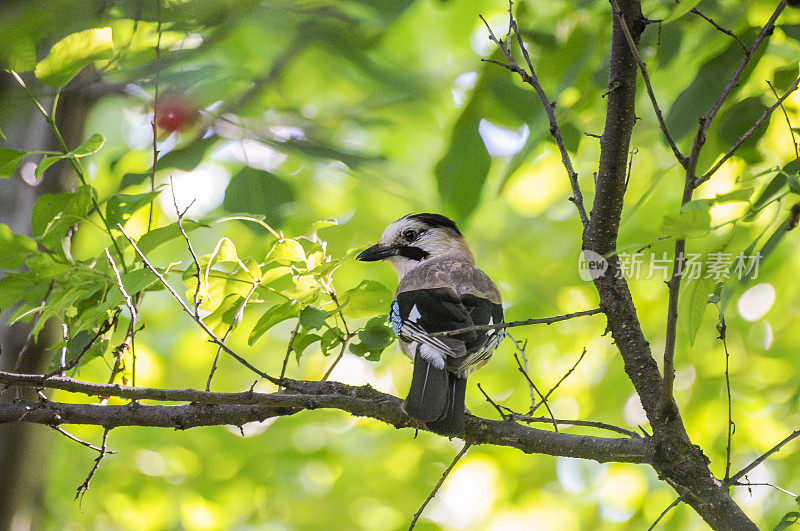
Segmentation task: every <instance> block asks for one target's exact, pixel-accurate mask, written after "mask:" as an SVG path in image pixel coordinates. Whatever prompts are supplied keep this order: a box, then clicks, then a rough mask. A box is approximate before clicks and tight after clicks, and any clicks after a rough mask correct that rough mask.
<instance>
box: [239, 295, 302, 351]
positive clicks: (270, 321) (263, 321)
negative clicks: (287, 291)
mask: <svg viewBox="0 0 800 531" xmlns="http://www.w3.org/2000/svg"><path fill="white" fill-rule="evenodd" d="M300 309H301V304H300V303H299V302H297V301H288V302H285V303H283V304H278V305H277V306H273V307H271V308H269V309H268V310H267V311H266V312H264V313H263V315H261V317H260V318H259V319H258V321H257V322H256V324H255V326H253V330H252V331H251V332H250V336H249V337H248V338H247V344H248V345H250V346H251V347H252V346H253V344H254V343H255V342H256V341H258V339H259V338H260V337H261V336H263V335H264V334H265V333H266V332H267V330H269V329H270V328H272V327H273V326H275V325H276V324H278V323H280V322H283V321H286V320H287V319H292V318H293V317H297V316H298V315H299V314H300Z"/></svg>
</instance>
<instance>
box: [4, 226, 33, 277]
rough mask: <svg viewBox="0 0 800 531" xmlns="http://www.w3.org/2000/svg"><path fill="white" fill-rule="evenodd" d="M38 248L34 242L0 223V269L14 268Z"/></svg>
mask: <svg viewBox="0 0 800 531" xmlns="http://www.w3.org/2000/svg"><path fill="white" fill-rule="evenodd" d="M37 250H38V248H37V247H36V242H35V241H34V240H32V239H30V238H28V237H27V236H23V235H22V234H14V233H13V232H11V229H10V228H9V227H8V225H5V224H3V223H0V269H16V268H18V267H19V266H21V265H22V263H23V262H24V261H25V259H26V258H27V257H28V256H30V255H32V254H34V253H35V252H36V251H37Z"/></svg>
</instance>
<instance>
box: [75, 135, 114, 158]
mask: <svg viewBox="0 0 800 531" xmlns="http://www.w3.org/2000/svg"><path fill="white" fill-rule="evenodd" d="M105 143H106V137H104V136H103V135H101V134H100V133H95V134H93V135H92V136H91V137H89V140H87V141H86V142H84V143H83V144H81V145H80V146H79V147H77V148H76V149H74V150H72V151H70V153H71V154H72V155H74V156H75V157H78V158H80V157H86V156H88V155H91V154H92V153H97V152H98V151H99V150H100V148H101V147H103V144H105Z"/></svg>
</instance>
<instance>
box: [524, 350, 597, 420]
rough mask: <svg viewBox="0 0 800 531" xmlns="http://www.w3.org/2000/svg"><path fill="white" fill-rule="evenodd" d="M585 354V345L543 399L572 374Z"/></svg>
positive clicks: (548, 396)
mask: <svg viewBox="0 0 800 531" xmlns="http://www.w3.org/2000/svg"><path fill="white" fill-rule="evenodd" d="M585 355H586V347H583V351H582V352H581V355H580V356H578V361H576V362H575V363H574V364H573V365H572V367H570V369H569V370H568V371H567V372H566V373H564V376H562V377H561V379H560V380H559V381H557V382H556V384H555V385H554V386H553V387H552V388H551V389H550V390H549V391H547V394H546V395H544V399H545V400H547V399H548V398H550V395H552V394H553V391H555V390H556V389H558V386H559V385H561V382H563V381H564V380H566V379H567V378H568V377H569V375H570V374H572V373H573V372H574V371H575V369H577V368H578V364H579V363H580V362H581V361H582V360H583V357H584V356H585ZM537 407H538V406H537ZM535 410H536V408H534V411H535ZM531 413H533V411H531Z"/></svg>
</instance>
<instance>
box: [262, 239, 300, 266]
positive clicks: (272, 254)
mask: <svg viewBox="0 0 800 531" xmlns="http://www.w3.org/2000/svg"><path fill="white" fill-rule="evenodd" d="M305 260H306V252H305V250H304V249H303V246H302V245H300V243H299V242H298V241H297V240H292V239H290V238H285V239H283V240H280V241H277V242H275V245H273V246H272V249H270V251H269V254H267V259H266V261H267V262H277V263H278V264H281V265H292V263H295V262H305Z"/></svg>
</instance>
